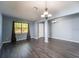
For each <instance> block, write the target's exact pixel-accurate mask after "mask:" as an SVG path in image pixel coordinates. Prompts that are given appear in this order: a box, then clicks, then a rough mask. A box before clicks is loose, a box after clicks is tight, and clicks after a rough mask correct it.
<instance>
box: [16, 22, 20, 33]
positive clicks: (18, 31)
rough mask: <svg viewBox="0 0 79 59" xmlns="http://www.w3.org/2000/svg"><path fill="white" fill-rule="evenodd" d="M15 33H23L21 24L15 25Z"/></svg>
mask: <svg viewBox="0 0 79 59" xmlns="http://www.w3.org/2000/svg"><path fill="white" fill-rule="evenodd" d="M15 33H21V23H15Z"/></svg>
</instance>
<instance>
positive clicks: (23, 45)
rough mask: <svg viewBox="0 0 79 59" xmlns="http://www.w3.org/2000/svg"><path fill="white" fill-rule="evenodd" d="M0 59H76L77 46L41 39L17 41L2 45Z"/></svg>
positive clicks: (78, 47) (78, 46)
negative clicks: (46, 41)
mask: <svg viewBox="0 0 79 59" xmlns="http://www.w3.org/2000/svg"><path fill="white" fill-rule="evenodd" d="M0 57H1V58H78V57H79V44H78V43H73V42H68V41H63V40H57V39H49V42H48V43H45V42H44V39H43V38H40V39H38V40H35V39H32V40H31V41H19V42H16V43H6V44H3V46H2V48H1V51H0Z"/></svg>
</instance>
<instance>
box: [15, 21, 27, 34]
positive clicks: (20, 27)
mask: <svg viewBox="0 0 79 59" xmlns="http://www.w3.org/2000/svg"><path fill="white" fill-rule="evenodd" d="M27 32H28V24H27V23H18V22H16V23H15V33H16V34H21V33H27Z"/></svg>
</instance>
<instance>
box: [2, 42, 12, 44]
mask: <svg viewBox="0 0 79 59" xmlns="http://www.w3.org/2000/svg"><path fill="white" fill-rule="evenodd" d="M10 42H11V41H5V42H2V44H4V43H10Z"/></svg>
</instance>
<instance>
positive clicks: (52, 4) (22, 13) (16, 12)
mask: <svg viewBox="0 0 79 59" xmlns="http://www.w3.org/2000/svg"><path fill="white" fill-rule="evenodd" d="M34 7H35V8H34ZM36 7H37V8H38V9H36ZM47 7H48V10H49V13H51V14H52V15H53V16H52V17H56V16H62V15H66V14H70V13H77V12H79V2H77V1H76V2H75V1H47ZM44 8H45V1H23V2H22V1H13V2H12V1H7V2H6V1H4V2H2V1H1V2H0V12H1V13H3V14H7V15H11V16H14V17H19V18H23V19H26V20H31V21H35V20H41V19H42V18H41V16H40V15H41V14H43V12H44Z"/></svg>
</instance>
